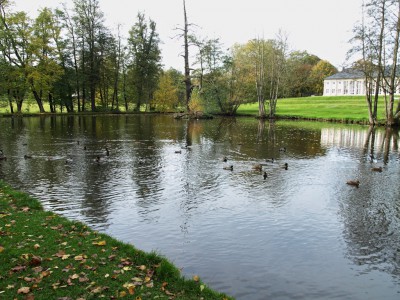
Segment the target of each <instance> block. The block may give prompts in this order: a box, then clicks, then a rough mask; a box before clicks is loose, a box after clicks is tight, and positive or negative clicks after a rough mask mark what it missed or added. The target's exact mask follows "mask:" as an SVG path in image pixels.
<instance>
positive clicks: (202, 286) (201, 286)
mask: <svg viewBox="0 0 400 300" xmlns="http://www.w3.org/2000/svg"><path fill="white" fill-rule="evenodd" d="M204 288H205V286H204V284H202V285H200V292H202V291H203V290H204Z"/></svg>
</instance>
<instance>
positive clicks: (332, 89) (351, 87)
mask: <svg viewBox="0 0 400 300" xmlns="http://www.w3.org/2000/svg"><path fill="white" fill-rule="evenodd" d="M397 89H398V91H397V93H400V91H399V87H397ZM379 93H380V94H383V89H380V91H379ZM345 95H347V96H351V95H365V79H364V74H363V73H362V72H361V71H357V70H354V69H344V70H343V71H341V72H339V73H336V74H333V75H332V76H329V77H327V78H325V80H324V96H345Z"/></svg>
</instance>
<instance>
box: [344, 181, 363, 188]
mask: <svg viewBox="0 0 400 300" xmlns="http://www.w3.org/2000/svg"><path fill="white" fill-rule="evenodd" d="M346 184H348V185H351V186H355V187H358V186H359V185H360V181H359V180H349V181H347V182H346Z"/></svg>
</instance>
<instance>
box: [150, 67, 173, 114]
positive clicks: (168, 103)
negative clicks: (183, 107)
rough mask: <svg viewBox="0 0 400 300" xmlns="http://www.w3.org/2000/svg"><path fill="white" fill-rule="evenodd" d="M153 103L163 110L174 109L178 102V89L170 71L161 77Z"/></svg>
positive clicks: (159, 109)
mask: <svg viewBox="0 0 400 300" xmlns="http://www.w3.org/2000/svg"><path fill="white" fill-rule="evenodd" d="M153 104H154V105H155V106H156V107H157V110H158V111H161V112H167V111H172V110H173V109H174V106H176V105H177V104H178V89H177V88H176V87H175V86H174V82H173V80H172V78H171V76H170V75H169V74H168V73H166V74H163V75H161V77H160V81H159V83H158V88H157V90H156V91H155V92H154V98H153Z"/></svg>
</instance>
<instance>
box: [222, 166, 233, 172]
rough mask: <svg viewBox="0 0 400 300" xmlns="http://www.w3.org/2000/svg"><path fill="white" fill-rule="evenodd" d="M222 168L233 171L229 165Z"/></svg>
mask: <svg viewBox="0 0 400 300" xmlns="http://www.w3.org/2000/svg"><path fill="white" fill-rule="evenodd" d="M223 169H224V170H228V171H233V166H232V165H230V166H227V167H224V168H223Z"/></svg>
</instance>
